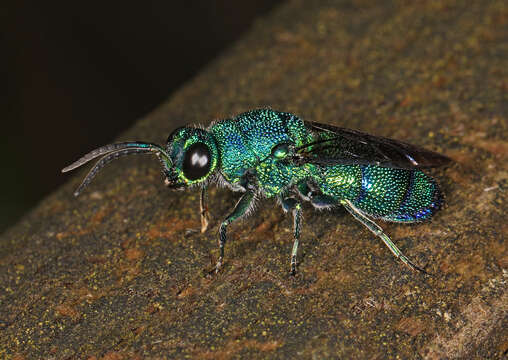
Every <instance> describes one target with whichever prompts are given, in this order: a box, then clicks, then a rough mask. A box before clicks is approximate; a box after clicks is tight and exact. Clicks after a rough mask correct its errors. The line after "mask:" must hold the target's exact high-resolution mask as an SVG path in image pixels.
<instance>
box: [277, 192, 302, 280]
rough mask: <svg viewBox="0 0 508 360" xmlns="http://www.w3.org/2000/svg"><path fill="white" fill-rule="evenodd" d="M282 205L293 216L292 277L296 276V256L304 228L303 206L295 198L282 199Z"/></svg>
mask: <svg viewBox="0 0 508 360" xmlns="http://www.w3.org/2000/svg"><path fill="white" fill-rule="evenodd" d="M280 201H281V204H282V207H283V208H284V211H291V212H292V214H293V236H294V238H295V241H294V242H293V249H292V250H291V275H295V274H296V255H297V253H298V244H299V239H300V230H301V226H302V205H301V204H300V203H299V202H298V201H297V200H296V199H294V198H291V197H288V198H281V200H280Z"/></svg>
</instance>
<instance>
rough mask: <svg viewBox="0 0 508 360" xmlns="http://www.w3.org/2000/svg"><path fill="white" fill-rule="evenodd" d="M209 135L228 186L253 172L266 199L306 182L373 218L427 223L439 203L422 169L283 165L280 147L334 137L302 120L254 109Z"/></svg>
mask: <svg viewBox="0 0 508 360" xmlns="http://www.w3.org/2000/svg"><path fill="white" fill-rule="evenodd" d="M208 131H210V132H211V133H212V134H213V135H214V138H215V140H216V141H217V146H218V149H219V153H220V158H221V159H220V166H219V167H218V169H219V172H220V174H221V175H222V176H223V178H224V179H225V180H226V182H228V183H231V184H237V183H240V182H241V177H242V176H243V175H245V173H247V172H251V173H252V175H253V176H254V177H255V178H256V181H257V184H258V186H259V189H260V191H261V192H262V193H263V195H264V196H265V197H273V196H277V195H279V194H281V193H286V192H287V191H288V189H289V188H291V187H292V186H293V185H295V184H299V183H301V182H310V183H312V184H313V185H314V186H315V187H317V188H318V189H319V190H320V191H321V192H322V193H323V194H324V195H328V196H331V197H332V198H333V199H334V200H335V201H336V203H337V204H339V203H340V200H350V201H351V202H352V203H353V204H354V205H355V206H356V207H357V208H358V209H360V210H361V211H363V212H364V213H365V214H367V215H369V216H371V217H375V218H382V219H384V220H388V221H397V222H412V221H421V220H425V219H427V218H429V217H431V216H432V214H433V213H434V212H435V210H437V209H438V208H439V205H440V202H441V195H440V192H439V188H438V187H437V185H436V183H435V182H434V180H433V179H432V178H430V177H429V176H427V175H425V174H424V173H423V172H422V171H421V170H417V169H415V170H406V169H395V168H388V167H381V166H375V165H328V166H322V165H314V164H301V165H298V164H293V163H291V162H288V161H285V158H284V157H282V158H281V157H280V149H277V146H278V145H279V144H281V143H287V144H291V145H292V146H294V147H297V146H301V145H302V144H305V143H310V142H313V141H315V140H317V139H323V138H326V137H330V136H332V135H328V134H313V133H312V131H310V130H309V129H308V128H307V127H306V126H305V123H304V122H303V121H301V120H300V119H299V118H298V117H296V116H294V115H292V114H289V113H282V112H276V111H273V110H267V109H263V110H253V111H249V112H246V113H243V114H240V115H238V116H237V117H235V118H233V119H226V120H222V121H219V122H217V123H215V124H213V125H212V126H210V128H209V129H208ZM274 149H275V153H274ZM330 155H331V156H333V155H335V154H333V153H332V154H330Z"/></svg>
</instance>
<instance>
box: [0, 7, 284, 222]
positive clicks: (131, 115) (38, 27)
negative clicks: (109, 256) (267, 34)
mask: <svg viewBox="0 0 508 360" xmlns="http://www.w3.org/2000/svg"><path fill="white" fill-rule="evenodd" d="M281 2H282V0H257V1H253V0H251V1H240V2H237V1H232V0H230V1H227V0H222V1H193V2H180V1H152V2H151V1H145V2H142V3H138V4H136V5H135V4H134V3H130V2H122V3H120V2H118V3H115V2H94V1H88V2H64V1H54V2H46V1H24V0H18V1H16V0H8V1H7V2H5V1H4V2H3V6H2V8H3V9H2V10H0V46H1V47H0V49H1V50H0V54H1V55H0V81H1V84H2V86H1V87H0V89H1V91H2V94H1V97H0V118H1V121H2V125H3V126H2V129H3V131H2V141H1V142H0V161H1V163H2V174H1V177H0V189H1V191H0V192H1V194H2V196H1V199H2V206H1V209H0V232H2V231H3V230H5V228H6V227H8V226H9V225H10V224H12V223H13V222H15V221H16V220H17V219H18V218H19V217H20V216H21V215H22V214H23V213H24V212H26V211H27V210H28V209H29V208H31V207H33V206H34V205H35V204H36V203H37V201H39V200H40V199H41V198H42V197H44V196H45V195H46V194H48V193H49V192H50V191H52V190H54V189H55V188H57V187H58V186H59V185H60V184H61V183H62V182H64V181H66V179H67V177H66V176H63V175H62V174H61V173H60V169H61V168H62V167H63V166H65V165H68V163H69V162H70V161H73V160H75V159H77V158H78V157H79V156H81V155H82V154H83V153H84V152H86V151H88V150H90V149H92V148H94V147H97V146H100V145H103V144H105V143H107V142H110V141H112V139H114V138H115V135H117V134H118V133H119V132H121V131H122V130H124V129H126V128H127V127H129V126H130V125H132V123H133V122H134V121H135V120H136V119H137V118H139V117H140V116H143V115H144V114H146V113H147V112H149V111H151V110H152V109H153V108H155V107H156V106H157V105H158V104H159V103H161V102H162V101H163V100H164V99H166V98H167V97H168V96H169V95H170V93H171V92H172V91H175V90H176V89H177V88H178V87H179V86H180V85H181V84H182V83H184V82H185V81H186V80H187V79H189V78H190V77H192V76H193V75H194V74H195V73H196V72H198V71H199V70H200V69H201V68H202V67H203V66H204V65H205V64H207V63H208V62H209V61H210V60H212V59H213V58H214V57H215V56H217V55H218V54H219V53H220V52H221V50H222V49H224V48H225V47H227V46H228V45H230V44H231V43H232V42H233V41H235V40H237V39H238V38H239V37H240V36H241V35H242V33H244V32H245V31H247V30H248V29H249V27H250V26H251V24H252V22H253V21H254V20H255V19H256V17H259V16H260V15H263V14H264V13H266V12H268V11H269V10H271V9H272V8H273V7H274V6H276V5H278V4H280V3H281Z"/></svg>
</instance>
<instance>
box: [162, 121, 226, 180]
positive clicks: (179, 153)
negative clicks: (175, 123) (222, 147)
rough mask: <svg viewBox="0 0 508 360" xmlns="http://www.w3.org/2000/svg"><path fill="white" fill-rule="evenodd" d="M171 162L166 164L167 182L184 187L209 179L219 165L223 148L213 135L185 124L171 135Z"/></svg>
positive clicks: (169, 146) (168, 152)
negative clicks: (218, 146)
mask: <svg viewBox="0 0 508 360" xmlns="http://www.w3.org/2000/svg"><path fill="white" fill-rule="evenodd" d="M166 153H167V154H168V157H169V161H167V163H166V164H165V165H164V161H163V172H164V175H165V177H166V179H165V184H166V185H167V186H168V187H170V188H175V189H182V188H186V187H188V186H192V185H195V184H198V183H201V182H203V181H206V180H207V179H208V178H209V176H210V175H211V174H212V173H213V172H214V171H215V169H216V168H217V164H218V161H219V151H218V149H217V144H216V142H215V139H214V138H213V136H212V134H210V133H209V132H207V131H206V130H203V129H199V128H190V127H182V128H179V129H176V130H175V131H173V133H171V135H169V137H168V141H167V144H166Z"/></svg>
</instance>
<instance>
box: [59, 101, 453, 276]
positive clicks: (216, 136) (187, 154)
mask: <svg viewBox="0 0 508 360" xmlns="http://www.w3.org/2000/svg"><path fill="white" fill-rule="evenodd" d="M146 153H152V154H155V155H156V156H157V157H158V158H159V160H160V162H161V163H162V166H163V173H164V176H165V182H166V185H168V186H169V187H171V188H178V189H183V188H186V187H190V186H194V185H198V186H201V188H202V190H201V197H200V208H201V231H202V232H203V231H206V228H207V226H208V223H209V221H208V215H207V214H208V212H207V205H206V198H207V196H206V191H207V190H206V189H207V186H208V185H209V184H210V183H213V182H217V183H219V184H220V185H225V186H228V187H230V188H231V189H232V190H234V191H241V192H242V193H243V194H242V196H241V197H240V199H239V200H238V202H237V204H236V205H235V207H234V209H233V210H232V211H231V213H230V214H229V215H228V216H226V217H225V219H224V220H223V221H222V222H221V223H220V226H219V253H220V255H219V260H218V262H217V266H216V270H217V271H218V270H219V269H220V267H221V266H222V262H223V258H224V247H225V244H226V240H227V228H228V226H229V225H230V224H231V223H232V222H234V221H236V220H238V219H240V218H242V217H244V216H246V215H247V214H249V213H250V212H251V211H252V209H253V207H254V204H255V202H256V199H257V198H259V197H266V198H273V197H276V198H277V199H278V201H279V203H280V204H281V206H282V208H283V209H284V211H286V212H290V213H291V214H292V215H293V236H294V243H293V248H292V252H291V273H292V274H294V273H295V271H296V264H297V262H296V255H297V250H298V244H299V237H300V230H301V226H302V205H301V203H302V201H309V202H310V203H311V204H312V205H313V206H314V207H316V208H320V209H324V208H333V207H336V206H343V207H344V208H345V209H346V210H347V211H348V212H349V213H351V215H352V216H353V217H354V218H355V219H357V220H358V221H360V222H361V223H362V224H363V225H365V226H366V227H367V228H368V229H369V230H370V231H372V232H373V233H374V234H375V235H376V236H378V237H379V238H380V239H381V240H382V241H383V242H384V243H385V245H386V246H387V247H388V248H389V249H390V251H391V252H392V253H393V254H394V255H395V256H396V257H397V258H399V259H400V260H401V261H402V262H404V263H405V264H406V265H408V266H409V267H411V268H412V269H416V270H421V271H423V270H422V269H420V268H418V266H416V265H415V264H414V263H413V262H412V261H411V260H409V258H407V257H406V256H405V255H404V254H403V253H402V252H401V251H400V250H399V249H398V248H397V246H396V245H395V244H394V243H393V242H392V241H391V239H390V238H389V237H388V236H387V235H386V234H385V233H384V232H383V230H382V229H381V228H380V227H379V226H378V225H377V224H376V223H375V222H374V221H372V218H381V219H383V220H387V221H394V222H417V221H422V220H426V219H429V218H430V217H431V216H432V215H433V214H434V213H435V212H436V211H437V210H439V208H440V205H441V202H442V196H441V192H440V190H439V187H438V185H437V184H436V182H435V181H434V179H432V178H431V177H430V176H428V175H426V174H424V173H423V172H422V171H421V170H420V167H427V166H431V167H432V166H440V165H443V164H446V163H447V162H448V161H449V159H448V158H446V157H445V156H442V155H439V154H437V153H434V152H431V151H428V150H425V149H421V148H418V147H415V146H413V145H410V144H406V143H404V142H400V141H396V140H392V139H387V138H382V137H376V136H372V135H369V134H365V133H361V132H358V131H355V130H350V129H344V128H337V127H333V126H330V125H326V124H319V123H312V122H304V121H302V120H301V119H299V118H298V117H297V116H295V115H293V114H290V113H285V112H278V111H274V110H271V109H260V110H252V111H248V112H245V113H243V114H240V115H238V116H236V117H234V118H231V119H225V120H221V121H218V122H216V123H213V124H212V125H210V126H209V127H208V128H207V129H206V130H205V129H202V128H198V127H182V128H179V129H176V130H175V131H173V133H172V134H171V135H170V136H169V138H168V141H167V144H166V148H163V147H161V146H160V145H157V144H152V143H145V142H126V143H118V144H111V145H106V146H103V147H101V148H98V149H95V150H93V151H91V152H90V153H88V154H86V155H85V156H83V157H82V158H81V159H79V160H78V161H76V162H75V163H73V164H71V165H70V166H68V167H66V168H64V169H63V171H64V172H66V171H70V170H72V169H75V168H77V167H79V166H81V165H82V164H85V163H87V162H88V161H90V160H92V159H95V158H97V157H101V159H100V160H99V161H98V162H97V163H96V165H95V166H94V167H93V168H92V169H91V170H90V172H89V173H88V175H87V177H86V178H85V179H84V180H83V182H82V183H81V185H80V187H79V188H78V189H77V190H76V192H75V195H76V196H77V195H78V194H79V193H80V191H81V190H82V189H83V188H84V187H86V186H87V185H88V184H89V183H90V181H91V179H92V178H93V177H94V176H95V174H96V173H97V172H98V171H99V170H100V169H101V168H102V167H103V166H104V165H106V164H107V163H109V162H111V161H113V160H114V159H116V158H118V157H120V156H124V155H129V154H146Z"/></svg>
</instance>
